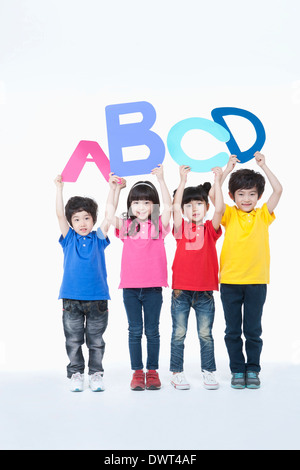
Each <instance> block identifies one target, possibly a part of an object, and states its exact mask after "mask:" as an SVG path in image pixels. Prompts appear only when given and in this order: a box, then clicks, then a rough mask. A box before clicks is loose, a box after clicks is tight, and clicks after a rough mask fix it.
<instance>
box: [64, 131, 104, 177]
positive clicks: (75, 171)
mask: <svg viewBox="0 0 300 470" xmlns="http://www.w3.org/2000/svg"><path fill="white" fill-rule="evenodd" d="M88 155H91V157H92V158H87V157H88ZM86 162H94V163H96V165H97V167H98V168H99V170H100V171H101V173H102V175H103V176H104V178H105V179H106V181H108V180H109V173H110V163H109V160H108V158H107V156H106V155H105V153H104V152H103V150H102V148H101V147H100V145H99V144H98V143H97V142H93V141H91V140H81V141H80V142H79V144H78V145H77V147H76V149H75V150H74V152H73V154H72V155H71V157H70V159H69V161H68V163H67V164H66V166H65V168H64V170H63V172H62V180H63V181H66V182H70V183H74V182H75V181H77V178H78V176H79V175H80V173H81V170H82V168H83V167H84V165H85V163H86Z"/></svg>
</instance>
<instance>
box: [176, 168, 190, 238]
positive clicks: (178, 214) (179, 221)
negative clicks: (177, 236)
mask: <svg viewBox="0 0 300 470" xmlns="http://www.w3.org/2000/svg"><path fill="white" fill-rule="evenodd" d="M190 171H191V168H190V167H189V166H186V165H181V166H180V167H179V174H180V183H179V186H178V188H177V190H176V193H175V196H174V200H173V219H174V231H175V233H176V232H177V231H178V230H179V229H180V227H181V224H182V211H181V203H182V196H183V191H184V188H185V185H186V181H187V175H188V173H189V172H190Z"/></svg>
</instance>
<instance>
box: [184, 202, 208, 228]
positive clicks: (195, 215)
mask: <svg viewBox="0 0 300 470" xmlns="http://www.w3.org/2000/svg"><path fill="white" fill-rule="evenodd" d="M207 210H208V207H207V206H206V203H205V202H204V201H195V200H192V201H191V202H188V203H187V204H184V205H183V214H184V216H185V217H187V219H188V220H189V221H190V222H191V221H192V222H194V224H201V223H202V222H203V219H204V216H205V214H206V212H207Z"/></svg>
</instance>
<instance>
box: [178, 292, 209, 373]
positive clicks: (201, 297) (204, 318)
mask: <svg viewBox="0 0 300 470" xmlns="http://www.w3.org/2000/svg"><path fill="white" fill-rule="evenodd" d="M191 307H193V309H194V310H195V313H196V320H197V332H198V338H199V341H200V359H201V368H202V370H207V371H209V372H213V371H215V370H216V364H215V354H214V340H213V337H212V327H213V322H214V316H215V302H214V297H213V292H212V291H189V290H173V292H172V305H171V314H172V323H173V329H172V338H171V361H170V371H172V372H182V371H183V352H184V340H185V337H186V333H187V326H188V318H189V314H190V309H191Z"/></svg>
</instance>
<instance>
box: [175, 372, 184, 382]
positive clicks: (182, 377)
mask: <svg viewBox="0 0 300 470" xmlns="http://www.w3.org/2000/svg"><path fill="white" fill-rule="evenodd" d="M176 377H177V382H180V383H181V382H186V380H185V377H184V375H183V374H182V373H179V374H177V375H176Z"/></svg>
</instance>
